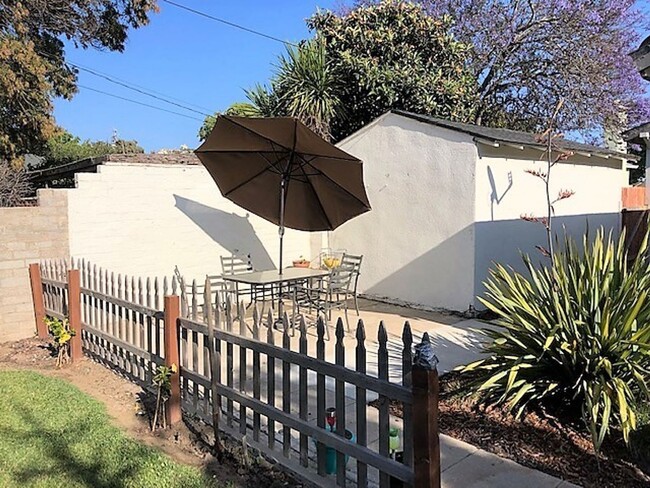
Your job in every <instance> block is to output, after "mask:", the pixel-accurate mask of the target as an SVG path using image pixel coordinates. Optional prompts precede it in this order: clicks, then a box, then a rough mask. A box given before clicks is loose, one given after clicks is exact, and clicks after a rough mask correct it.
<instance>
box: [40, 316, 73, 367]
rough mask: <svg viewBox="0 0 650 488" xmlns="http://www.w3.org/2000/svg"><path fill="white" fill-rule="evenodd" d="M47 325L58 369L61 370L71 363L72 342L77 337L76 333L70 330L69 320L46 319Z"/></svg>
mask: <svg viewBox="0 0 650 488" xmlns="http://www.w3.org/2000/svg"><path fill="white" fill-rule="evenodd" d="M45 324H46V325H47V329H48V330H49V331H50V334H51V335H52V338H53V345H54V349H55V351H56V367H57V368H60V367H62V366H63V365H64V364H67V363H69V362H70V340H71V339H72V337H73V336H74V335H75V331H74V330H73V329H71V328H70V323H69V322H68V319H58V318H55V317H45Z"/></svg>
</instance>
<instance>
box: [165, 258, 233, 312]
mask: <svg viewBox="0 0 650 488" xmlns="http://www.w3.org/2000/svg"><path fill="white" fill-rule="evenodd" d="M174 276H176V279H177V280H178V283H179V289H180V299H181V313H182V315H183V316H184V317H195V316H198V315H201V316H203V312H204V308H205V307H204V306H205V297H204V295H205V280H196V289H193V288H194V286H193V283H191V282H189V281H188V280H186V279H185V278H184V277H183V275H182V274H181V272H180V270H179V269H178V266H175V267H174ZM205 277H206V279H208V280H210V291H211V295H212V296H211V297H210V303H211V304H214V303H215V302H216V298H217V293H221V300H220V301H219V304H218V307H219V309H220V310H225V298H226V292H227V289H226V282H225V281H223V278H221V276H219V275H206V276H205ZM195 293H196V310H194V305H193V303H194V300H193V298H192V297H193V295H194V294H195ZM214 312H216V310H215V309H214V308H213V314H214Z"/></svg>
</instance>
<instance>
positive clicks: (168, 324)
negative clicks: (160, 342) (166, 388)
mask: <svg viewBox="0 0 650 488" xmlns="http://www.w3.org/2000/svg"><path fill="white" fill-rule="evenodd" d="M179 317H180V300H179V298H178V296H177V295H168V296H166V297H165V366H168V367H172V368H173V369H174V370H175V372H173V373H172V375H171V378H170V382H171V388H170V396H169V400H168V401H167V408H166V409H165V414H166V416H167V418H166V421H167V425H174V424H175V423H177V422H179V421H180V420H181V380H180V364H179V355H178V319H179Z"/></svg>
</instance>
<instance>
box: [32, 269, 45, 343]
mask: <svg viewBox="0 0 650 488" xmlns="http://www.w3.org/2000/svg"><path fill="white" fill-rule="evenodd" d="M29 281H30V282H31V284H32V302H33V303H34V318H35V319H36V333H37V334H38V338H39V339H47V337H48V330H47V326H46V325H45V302H44V301H43V282H42V281H41V268H40V266H39V265H38V263H32V264H30V265H29Z"/></svg>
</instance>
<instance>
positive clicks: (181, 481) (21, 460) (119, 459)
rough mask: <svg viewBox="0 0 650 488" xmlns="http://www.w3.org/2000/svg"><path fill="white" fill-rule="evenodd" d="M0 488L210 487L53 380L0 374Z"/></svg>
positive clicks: (97, 406)
mask: <svg viewBox="0 0 650 488" xmlns="http://www.w3.org/2000/svg"><path fill="white" fill-rule="evenodd" d="M0 486H1V487H3V488H13V487H16V488H18V487H21V488H22V487H47V488H50V487H66V488H72V487H92V488H108V487H125V488H127V487H128V488H136V487H137V488H140V487H142V488H145V487H151V488H167V487H170V488H173V487H182V488H192V487H197V488H199V487H201V488H204V487H210V486H215V485H214V484H212V482H211V480H209V479H208V478H206V477H204V475H203V474H202V472H201V471H200V470H198V469H196V468H191V467H188V466H183V465H179V464H177V463H175V462H174V461H172V460H171V459H170V458H168V457H167V456H165V455H164V454H162V453H160V452H159V451H157V450H155V449H152V448H150V447H147V446H144V445H142V444H139V443H138V442H136V441H134V440H132V439H129V438H128V437H126V436H125V435H124V434H123V433H122V432H121V431H120V430H118V429H117V428H116V427H113V426H112V425H111V424H110V421H109V418H108V416H107V414H106V411H105V408H104V405H103V404H101V403H99V402H97V401H96V400H94V399H93V398H91V397H89V396H88V395H86V394H84V393H82V392H81V391H79V390H78V389H77V388H75V387H74V386H72V385H70V384H69V383H66V382H64V381H61V380H57V379H53V378H47V377H45V376H42V375H39V374H36V373H31V372H23V371H7V372H0Z"/></svg>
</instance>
